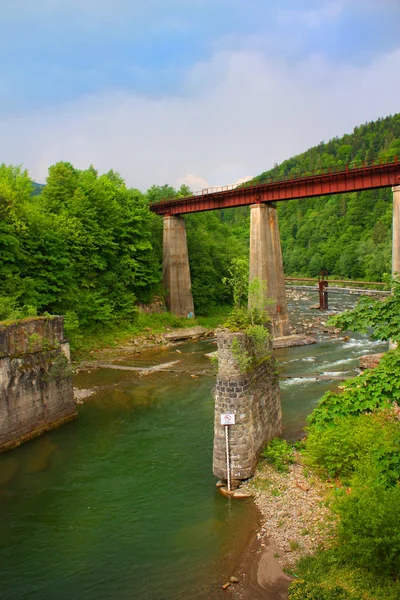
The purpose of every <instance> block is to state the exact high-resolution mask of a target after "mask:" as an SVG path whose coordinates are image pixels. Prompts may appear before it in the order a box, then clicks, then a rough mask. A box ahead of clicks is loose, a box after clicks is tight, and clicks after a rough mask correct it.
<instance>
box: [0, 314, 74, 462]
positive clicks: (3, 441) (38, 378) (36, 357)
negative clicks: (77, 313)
mask: <svg viewBox="0 0 400 600" xmlns="http://www.w3.org/2000/svg"><path fill="white" fill-rule="evenodd" d="M76 416H77V412H76V408H75V403H74V394H73V388H72V372H71V365H70V354H69V344H68V343H67V342H66V341H65V340H64V331H63V317H49V318H44V317H40V318H35V319H26V320H22V321H16V322H15V323H11V324H1V323H0V452H4V451H6V450H11V449H12V448H15V447H16V446H19V445H20V444H22V443H23V442H26V441H28V440H30V439H32V438H34V437H36V436H38V435H40V434H42V433H43V432H45V431H48V430H50V429H53V428H55V427H58V426H59V425H61V424H63V423H66V422H68V421H70V420H72V419H74V418H76Z"/></svg>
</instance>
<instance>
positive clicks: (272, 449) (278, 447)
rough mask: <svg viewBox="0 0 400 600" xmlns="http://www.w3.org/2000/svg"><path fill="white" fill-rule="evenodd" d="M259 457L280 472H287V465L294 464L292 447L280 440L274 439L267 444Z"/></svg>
mask: <svg viewBox="0 0 400 600" xmlns="http://www.w3.org/2000/svg"><path fill="white" fill-rule="evenodd" d="M261 456H262V458H265V459H266V460H267V461H268V462H269V463H270V464H271V465H273V466H274V467H275V468H276V470H277V471H280V472H285V471H288V470H289V465H291V464H293V462H294V452H293V447H292V446H291V445H290V444H288V442H287V441H286V440H283V439H281V438H275V439H274V440H272V441H271V442H269V443H268V444H267V445H266V447H265V448H264V450H263V452H262V454H261Z"/></svg>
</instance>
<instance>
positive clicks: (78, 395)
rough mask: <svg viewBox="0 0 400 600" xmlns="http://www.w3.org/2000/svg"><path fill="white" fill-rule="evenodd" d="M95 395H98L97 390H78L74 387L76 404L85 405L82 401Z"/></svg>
mask: <svg viewBox="0 0 400 600" xmlns="http://www.w3.org/2000/svg"><path fill="white" fill-rule="evenodd" d="M95 393H96V388H91V389H83V388H82V389H78V388H76V387H74V400H75V402H76V404H83V402H82V400H83V399H84V398H89V396H92V395H93V394H95Z"/></svg>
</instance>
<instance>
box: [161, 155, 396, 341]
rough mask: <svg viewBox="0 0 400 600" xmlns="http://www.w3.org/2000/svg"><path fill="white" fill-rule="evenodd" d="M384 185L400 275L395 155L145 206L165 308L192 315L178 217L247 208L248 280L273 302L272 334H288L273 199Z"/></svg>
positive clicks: (184, 245) (182, 229) (182, 230)
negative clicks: (152, 221) (158, 230)
mask: <svg viewBox="0 0 400 600" xmlns="http://www.w3.org/2000/svg"><path fill="white" fill-rule="evenodd" d="M385 187H391V188H392V190H393V254H392V272H393V273H400V161H399V160H398V158H397V157H395V158H393V159H387V160H379V161H376V162H373V163H369V164H367V163H363V164H361V165H360V164H353V165H347V166H346V167H345V168H340V169H329V170H326V171H322V172H321V171H319V172H314V173H309V174H305V175H303V176H301V177H299V176H296V177H286V178H282V179H270V180H269V181H267V182H266V183H262V184H254V183H251V182H250V183H248V184H241V185H228V186H223V187H218V188H206V189H204V190H202V191H201V192H197V193H195V194H193V195H192V196H189V197H187V198H179V199H174V200H163V201H161V202H159V203H156V204H151V205H150V209H151V210H152V211H153V212H154V213H156V214H158V215H161V216H163V218H164V229H163V283H164V287H165V289H166V291H167V305H168V308H169V309H170V310H171V312H173V313H175V314H177V315H179V316H188V315H190V314H194V305H193V296H192V292H191V280H190V269H189V256H188V249H187V242H186V229H185V221H184V219H183V215H185V214H189V213H194V212H204V211H208V210H220V209H222V208H233V207H237V206H250V269H249V272H250V281H251V280H252V279H254V278H256V277H258V278H259V279H260V280H262V281H265V282H266V287H267V292H266V293H267V295H268V296H269V297H270V298H272V299H273V300H274V304H272V305H271V306H269V309H268V310H269V313H270V316H271V320H272V323H273V332H274V335H275V336H284V335H288V334H289V315H288V308H287V300H286V292H285V278H284V273H283V262H282V251H281V243H280V235H279V227H278V216H277V210H276V203H277V202H283V201H285V200H295V199H297V200H301V199H303V198H312V197H316V196H328V195H332V194H345V193H347V192H359V191H365V190H372V189H378V188H385Z"/></svg>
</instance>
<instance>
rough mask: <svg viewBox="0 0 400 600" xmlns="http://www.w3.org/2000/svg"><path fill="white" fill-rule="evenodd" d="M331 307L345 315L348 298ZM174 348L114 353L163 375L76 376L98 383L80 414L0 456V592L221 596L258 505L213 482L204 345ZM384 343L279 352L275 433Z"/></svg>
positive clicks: (297, 308) (143, 599)
mask: <svg viewBox="0 0 400 600" xmlns="http://www.w3.org/2000/svg"><path fill="white" fill-rule="evenodd" d="M313 301H314V302H315V299H314V300H313ZM330 302H331V306H332V307H333V308H334V307H335V306H336V305H337V307H338V308H340V310H343V308H346V305H347V306H351V305H352V304H353V303H354V297H344V296H342V295H340V296H339V295H336V296H334V295H333V294H332V296H331V298H330ZM311 303H312V302H310V298H309V297H308V296H307V294H300V297H299V298H298V299H297V300H296V301H292V302H291V303H290V310H291V312H292V314H293V315H296V316H297V317H299V316H300V318H301V316H302V315H306V314H307V316H309V313H310V311H309V310H308V307H309V305H310V304H311ZM178 349H179V352H177V350H178ZM178 349H177V348H169V349H166V350H160V349H157V350H156V349H154V350H149V351H145V352H143V353H142V354H141V355H140V356H135V357H134V358H132V359H131V360H126V359H125V360H123V361H121V363H122V364H125V365H135V366H140V365H145V366H148V365H149V364H156V363H164V362H169V361H172V360H179V361H180V362H179V363H178V364H177V366H176V368H175V370H173V371H170V372H166V373H163V372H157V373H153V374H149V375H146V376H139V375H138V374H137V373H134V372H130V371H116V370H111V369H97V370H93V371H92V372H90V371H86V372H81V373H79V374H78V375H76V377H75V385H76V386H77V387H80V388H95V389H96V392H95V394H94V395H93V396H91V397H90V398H87V400H85V402H84V404H83V405H80V406H79V407H78V408H79V419H78V420H77V421H75V422H73V423H70V424H68V425H66V426H64V427H62V428H60V429H58V430H55V431H52V432H49V433H47V434H45V435H44V436H42V437H40V438H38V439H36V440H33V441H31V442H29V443H28V444H25V445H24V446H21V447H20V448H18V449H16V450H13V451H12V452H9V453H8V454H4V455H2V456H0V561H1V562H0V565H1V566H0V598H1V599H2V600H25V599H28V598H29V599H30V600H64V599H65V600H67V599H70V598H75V599H79V600H111V599H112V600H128V599H129V600H181V599H182V600H183V599H184V598H185V599H187V598H191V599H194V600H196V599H198V600H205V599H213V598H219V597H221V594H222V593H223V592H222V591H221V583H224V582H225V581H227V580H228V579H229V577H230V576H231V575H233V574H235V570H236V568H237V565H238V564H239V559H240V551H241V549H242V548H243V546H244V545H245V544H246V542H247V541H248V540H249V538H250V537H251V535H252V534H253V532H254V530H255V528H256V526H257V512H256V509H255V507H254V504H253V502H252V500H251V499H248V500H242V501H231V500H230V499H227V498H224V497H223V496H222V495H220V494H219V493H218V491H217V490H216V488H215V478H214V477H213V475H212V472H211V465H212V441H213V399H212V395H211V392H212V388H213V386H214V383H215V375H214V374H213V372H212V368H211V367H210V363H209V359H207V358H206V357H205V356H204V355H205V353H207V352H211V351H214V350H215V344H214V343H213V341H205V342H204V341H203V342H198V343H195V344H193V343H189V344H184V345H181V346H179V348H178ZM386 349H387V344H385V343H380V342H371V341H370V340H368V339H367V338H366V337H365V336H352V337H351V338H350V339H347V340H345V339H343V337H338V338H336V339H329V338H328V336H326V335H324V334H321V335H319V337H318V342H317V344H314V345H312V346H303V347H300V348H288V349H281V350H278V351H276V357H277V360H278V363H279V370H280V372H281V376H282V379H281V396H282V411H283V422H284V432H285V436H286V437H287V438H288V439H296V438H298V437H299V436H300V435H301V430H302V428H303V426H304V423H305V418H306V415H307V414H309V412H310V411H311V410H312V409H313V407H314V406H315V405H316V404H317V402H318V400H319V398H320V397H321V396H322V394H323V393H324V392H325V391H326V390H328V389H334V388H335V387H336V386H337V385H338V380H337V379H336V378H337V377H339V376H344V377H347V376H352V375H354V374H355V373H356V371H355V369H356V368H357V365H358V358H359V357H360V356H361V355H363V354H369V353H375V352H383V351H385V350H386ZM321 375H322V376H323V379H322V380H321V379H319V377H320V376H321ZM329 377H332V378H335V379H332V380H329Z"/></svg>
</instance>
